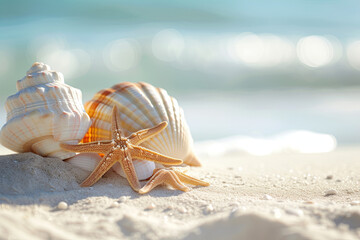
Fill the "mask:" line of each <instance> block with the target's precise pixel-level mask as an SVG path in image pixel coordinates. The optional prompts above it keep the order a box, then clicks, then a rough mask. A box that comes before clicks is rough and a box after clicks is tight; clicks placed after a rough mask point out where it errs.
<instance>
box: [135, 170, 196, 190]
mask: <svg viewBox="0 0 360 240" xmlns="http://www.w3.org/2000/svg"><path fill="white" fill-rule="evenodd" d="M162 183H165V184H169V185H170V186H172V187H173V188H175V189H177V190H181V191H184V192H187V191H189V190H190V188H188V187H187V186H185V185H184V184H183V183H182V182H181V181H180V179H179V178H178V177H177V176H176V174H175V173H173V172H172V171H171V170H170V171H169V170H166V169H155V170H154V174H153V176H152V177H151V178H150V180H149V181H148V182H147V183H146V185H145V186H144V187H142V188H141V189H140V190H139V193H140V194H144V193H148V192H150V191H151V190H152V189H154V188H155V187H156V186H158V185H160V184H162Z"/></svg>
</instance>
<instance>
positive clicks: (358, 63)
mask: <svg viewBox="0 0 360 240" xmlns="http://www.w3.org/2000/svg"><path fill="white" fill-rule="evenodd" d="M346 53H347V58H348V61H349V63H350V65H351V66H352V67H353V68H355V69H357V70H359V71H360V41H354V42H352V43H350V44H349V45H348V47H347V52H346Z"/></svg>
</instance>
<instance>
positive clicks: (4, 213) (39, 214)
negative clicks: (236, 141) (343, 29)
mask: <svg viewBox="0 0 360 240" xmlns="http://www.w3.org/2000/svg"><path fill="white" fill-rule="evenodd" d="M359 156H360V147H348V148H340V149H338V150H336V151H335V152H332V153H326V154H308V155H306V154H299V153H282V154H276V155H271V156H265V157H254V156H250V155H245V154H239V153H237V154H236V155H234V154H230V155H227V156H221V157H216V158H215V157H209V156H200V157H201V158H202V160H203V164H204V167H202V168H191V169H190V170H189V174H190V175H192V176H194V177H198V178H201V179H204V180H207V181H209V182H210V183H211V186H210V187H197V188H193V189H192V191H190V192H187V193H183V192H180V191H174V190H170V189H167V188H166V187H158V188H156V189H154V190H153V191H152V192H150V193H149V194H147V195H139V194H137V193H135V192H133V191H132V190H131V188H130V187H129V185H128V183H127V181H126V180H125V179H123V178H122V177H120V176H118V175H116V174H115V173H113V172H111V173H108V174H106V175H105V176H104V177H103V179H102V180H101V181H99V182H98V183H97V184H95V185H94V186H93V187H90V188H80V187H79V185H78V183H79V182H81V180H83V179H84V178H85V177H86V176H87V174H88V172H86V171H83V170H80V169H78V168H75V167H73V166H71V165H70V164H68V163H66V162H62V161H60V160H58V159H50V158H42V157H40V156H37V155H35V154H32V153H26V154H15V155H4V156H0V164H1V168H0V178H1V181H0V239H179V238H181V239H359V238H360V202H359V201H360V161H359ZM329 190H331V191H329ZM326 192H328V193H329V194H334V193H335V195H329V196H325V195H326ZM61 201H64V202H66V203H67V205H68V208H67V209H63V210H60V209H59V208H58V207H57V206H58V204H59V202H61ZM65 207H66V204H63V205H62V208H65Z"/></svg>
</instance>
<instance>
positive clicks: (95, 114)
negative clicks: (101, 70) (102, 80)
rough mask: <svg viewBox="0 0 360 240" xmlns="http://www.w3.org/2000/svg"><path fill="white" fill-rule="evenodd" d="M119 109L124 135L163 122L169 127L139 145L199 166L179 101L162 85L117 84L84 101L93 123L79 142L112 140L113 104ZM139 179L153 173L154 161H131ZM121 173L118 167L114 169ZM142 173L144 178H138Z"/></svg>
mask: <svg viewBox="0 0 360 240" xmlns="http://www.w3.org/2000/svg"><path fill="white" fill-rule="evenodd" d="M114 105H116V106H117V109H118V110H119V111H120V112H121V116H120V117H121V120H122V126H121V129H122V131H123V132H124V134H125V135H126V136H128V135H130V134H131V133H133V132H136V131H138V130H141V129H145V128H151V127H154V126H155V125H157V124H159V123H160V122H162V121H167V122H168V127H167V128H166V129H165V130H163V131H162V132H161V133H160V134H158V135H156V136H155V137H153V138H151V139H149V140H147V141H145V142H143V143H142V144H141V146H143V147H146V148H148V149H151V150H154V151H156V152H158V153H161V154H164V155H166V156H170V157H174V158H179V159H182V160H183V161H184V163H185V164H188V165H191V166H200V165H201V164H200V162H199V160H198V159H197V157H196V156H195V154H194V149H193V139H192V137H191V134H190V130H189V127H188V125H187V123H186V120H185V117H184V113H183V110H182V109H181V108H180V107H179V105H178V102H177V101H176V99H174V98H173V97H171V96H169V95H168V93H167V92H166V91H165V90H164V89H161V88H156V87H154V86H152V85H150V84H147V83H129V82H124V83H119V84H117V85H114V86H113V87H112V88H108V89H104V90H101V91H99V92H98V93H96V94H95V96H94V97H93V98H92V99H91V100H90V101H88V102H86V103H85V110H86V112H87V113H88V114H89V116H90V118H91V120H92V125H91V127H90V128H89V131H88V132H87V133H86V135H85V137H84V138H83V140H82V142H84V143H86V142H93V141H100V140H105V139H111V132H110V130H111V117H112V109H113V106H114ZM134 166H135V169H136V171H137V173H138V178H139V179H140V180H142V179H146V178H148V177H150V176H151V175H152V174H153V170H154V169H155V164H154V163H153V162H150V161H141V160H136V161H134ZM115 171H117V172H118V173H119V174H120V175H123V173H122V172H121V171H122V170H121V168H120V169H117V170H116V167H115ZM139 175H142V176H143V177H139Z"/></svg>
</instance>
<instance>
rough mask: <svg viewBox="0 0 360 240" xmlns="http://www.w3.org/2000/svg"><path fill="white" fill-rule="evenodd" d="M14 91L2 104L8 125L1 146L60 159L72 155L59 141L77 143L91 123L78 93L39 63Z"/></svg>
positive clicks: (0, 138) (35, 64)
mask: <svg viewBox="0 0 360 240" xmlns="http://www.w3.org/2000/svg"><path fill="white" fill-rule="evenodd" d="M16 88H17V90H18V92H17V93H16V94H14V95H12V96H10V97H8V99H7V101H6V104H5V108H6V112H7V122H6V124H5V125H4V126H3V127H2V129H1V133H0V141H1V144H2V145H4V146H5V147H7V148H9V149H11V150H13V151H15V152H29V151H32V152H35V153H37V154H39V155H42V156H48V157H58V158H60V159H66V158H69V157H71V156H74V155H75V154H74V153H72V152H68V151H64V150H62V149H61V148H60V146H59V142H67V143H72V144H75V143H77V142H79V141H80V140H81V139H82V138H83V136H84V135H85V133H86V132H87V130H88V128H89V126H90V124H91V121H90V118H89V116H88V115H87V114H86V112H85V110H84V107H83V104H82V100H81V91H80V90H79V89H76V88H73V87H71V86H69V85H67V84H65V83H64V77H63V75H62V74H61V73H60V72H55V71H51V70H50V67H49V66H48V65H46V64H44V63H38V62H36V63H34V64H33V65H32V67H31V68H30V70H29V71H28V72H27V74H26V76H25V77H24V78H22V79H21V80H19V81H17V84H16Z"/></svg>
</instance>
